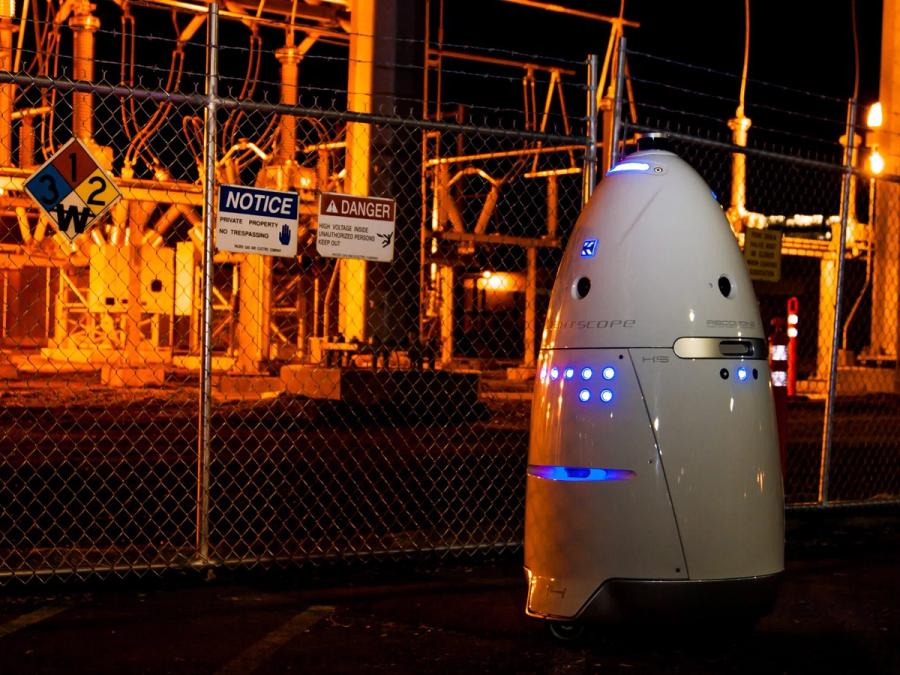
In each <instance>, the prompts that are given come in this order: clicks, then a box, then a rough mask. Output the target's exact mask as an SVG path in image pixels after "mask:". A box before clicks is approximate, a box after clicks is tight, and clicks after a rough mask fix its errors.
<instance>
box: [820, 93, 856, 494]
mask: <svg viewBox="0 0 900 675" xmlns="http://www.w3.org/2000/svg"><path fill="white" fill-rule="evenodd" d="M855 128H856V99H855V98H852V99H850V103H849V110H848V113H847V139H848V140H847V149H846V155H845V157H844V180H843V184H842V186H841V235H840V239H839V241H838V246H837V256H838V259H837V282H836V283H837V292H836V293H835V300H834V326H833V329H832V336H831V367H830V370H829V375H828V398H827V399H826V401H825V422H824V429H823V431H822V456H821V461H820V463H819V504H820V505H822V506H826V505H827V504H828V472H829V468H830V464H831V441H832V432H833V429H834V396H835V392H836V391H837V364H838V348H839V347H840V342H841V332H840V327H841V299H842V298H843V295H844V293H843V291H844V289H843V285H844V254H845V252H846V248H847V242H846V240H847V220H848V219H849V217H850V184H851V180H850V178H851V177H852V175H853V130H854V129H855Z"/></svg>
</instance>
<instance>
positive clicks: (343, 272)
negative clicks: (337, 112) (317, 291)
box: [338, 0, 378, 340]
mask: <svg viewBox="0 0 900 675" xmlns="http://www.w3.org/2000/svg"><path fill="white" fill-rule="evenodd" d="M377 5H378V2H377V0H353V2H352V3H351V6H350V12H351V13H350V72H349V74H348V78H347V107H348V109H349V110H350V111H353V112H363V113H368V112H372V61H373V59H374V56H375V16H376V11H377ZM370 150H371V129H370V127H369V124H367V123H362V122H350V123H348V124H347V155H346V162H347V165H346V169H347V183H346V190H347V192H348V193H349V194H353V195H361V196H368V194H369V154H370ZM339 266H340V288H339V290H338V305H339V307H338V326H339V331H340V333H341V334H342V335H343V336H344V339H345V340H352V339H359V340H363V339H364V338H365V326H366V293H367V289H366V280H367V275H366V261H365V260H341V261H340V262H339Z"/></svg>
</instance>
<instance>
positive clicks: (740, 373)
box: [737, 366, 750, 382]
mask: <svg viewBox="0 0 900 675" xmlns="http://www.w3.org/2000/svg"><path fill="white" fill-rule="evenodd" d="M749 376H750V374H749V373H748V372H747V369H746V368H744V366H741V367H740V368H738V369H737V378H738V380H740V381H741V382H744V381H746V380H747V378H748V377H749Z"/></svg>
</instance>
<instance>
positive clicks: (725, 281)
mask: <svg viewBox="0 0 900 675" xmlns="http://www.w3.org/2000/svg"><path fill="white" fill-rule="evenodd" d="M719 293H721V294H722V295H724V296H725V297H726V298H730V297H731V279H729V278H728V277H726V276H725V275H724V274H723V275H722V276H720V277H719Z"/></svg>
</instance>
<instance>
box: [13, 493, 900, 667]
mask: <svg viewBox="0 0 900 675" xmlns="http://www.w3.org/2000/svg"><path fill="white" fill-rule="evenodd" d="M787 538H788V542H787V570H786V574H785V577H784V581H783V583H782V586H781V589H780V592H779V596H778V601H777V604H776V607H775V610H774V611H773V613H772V614H770V615H769V616H767V617H765V618H763V619H762V620H761V621H759V623H758V624H756V625H755V626H752V627H750V626H728V625H719V626H716V625H710V624H709V623H706V622H703V621H702V619H703V617H696V616H685V617H684V620H683V621H682V622H679V624H678V625H677V626H659V625H652V624H648V625H645V626H632V627H628V628H624V627H623V628H608V627H606V628H599V627H597V628H594V629H592V630H589V631H588V632H587V634H586V635H585V637H584V638H583V639H582V640H581V641H580V642H577V643H575V644H560V643H557V642H555V641H554V639H553V638H552V637H551V636H550V635H549V633H548V632H547V631H546V629H545V627H544V626H543V624H542V623H541V622H540V621H536V620H533V619H529V618H527V617H525V615H524V613H523V603H524V597H525V582H524V577H523V574H522V570H521V560H520V559H519V558H518V556H516V555H507V556H506V557H504V558H502V559H500V560H491V561H485V560H470V561H469V562H468V563H467V564H460V563H458V562H457V563H453V564H451V563H448V562H446V561H445V562H443V563H441V564H436V563H434V562H433V561H432V562H430V563H429V562H427V561H423V562H422V563H420V564H419V565H415V566H410V565H407V566H399V565H392V566H384V565H382V566H379V567H377V568H376V567H370V568H358V567H357V568H350V567H347V568H330V569H309V568H307V569H301V570H255V571H249V572H248V571H240V572H238V571H227V570H221V571H218V572H217V573H216V574H215V575H214V577H213V578H207V577H206V576H201V575H200V574H184V573H178V574H167V575H166V576H163V577H162V578H156V577H143V578H126V579H112V578H108V579H104V580H94V581H89V582H68V583H54V584H51V585H41V584H39V583H38V584H34V583H32V584H30V585H27V586H23V585H21V584H18V583H17V582H16V583H13V585H9V586H7V587H5V588H4V589H3V590H2V591H0V673H2V674H3V675H17V674H19V673H27V674H32V673H35V674H36V673H67V674H82V673H85V674H87V673H92V674H102V673H115V674H120V673H148V674H150V673H152V674H162V673H177V674H183V673H226V674H231V673H234V674H242V675H243V674H249V673H293V672H297V673H317V674H318V673H322V674H326V673H368V672H373V673H381V672H384V673H399V674H405V673H475V672H478V673H480V672H484V673H629V674H632V675H637V674H641V673H688V674H696V675H705V674H713V673H748V674H749V673H753V674H766V673H778V674H782V673H789V674H794V673H810V674H816V675H823V674H826V673H841V674H856V673H885V674H888V673H900V574H898V572H900V510H898V509H886V508H881V509H874V510H869V511H858V510H854V511H849V510H843V511H834V512H830V513H827V514H822V513H818V512H802V513H795V514H792V515H791V516H790V517H789V519H788V537H787Z"/></svg>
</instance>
